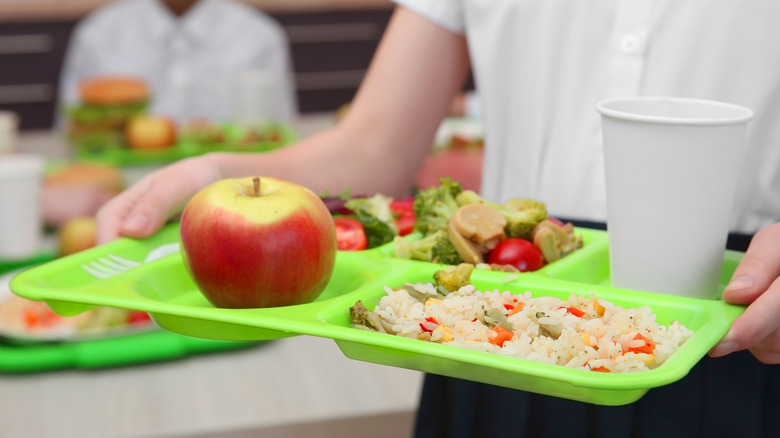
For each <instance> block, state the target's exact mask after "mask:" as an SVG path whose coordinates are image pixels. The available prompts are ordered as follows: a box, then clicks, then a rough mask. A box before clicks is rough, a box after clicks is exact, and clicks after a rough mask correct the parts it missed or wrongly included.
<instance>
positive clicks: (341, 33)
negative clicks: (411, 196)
mask: <svg viewBox="0 0 780 438" xmlns="http://www.w3.org/2000/svg"><path fill="white" fill-rule="evenodd" d="M392 8H393V4H392V2H390V1H389V0H292V1H290V0H230V1H221V0H199V1H193V0H164V1H163V0H116V1H111V0H0V388H2V389H0V391H2V396H0V425H2V426H1V427H0V438H6V437H42V438H45V437H58V438H60V437H80V438H89V437H161V438H162V437H212V436H213V437H226V438H241V437H249V436H268V437H282V436H284V437H305V436H318V437H329V436H334V437H335V436H339V437H347V436H363V435H370V436H375V437H383V436H387V437H404V436H409V433H410V431H411V424H412V421H413V415H414V414H413V412H414V410H415V407H416V402H417V395H418V391H419V384H420V382H421V380H420V379H421V375H420V373H418V372H415V371H409V370H403V369H398V368H390V367H383V366H378V365H371V364H367V363H361V362H357V361H352V360H349V359H347V358H345V357H344V356H343V355H342V354H341V352H340V351H339V350H338V348H337V347H336V345H334V343H333V342H332V341H330V340H327V339H319V338H310V337H294V338H287V339H283V340H278V341H272V342H241V343H220V342H218V341H207V340H193V339H186V340H185V339H182V338H183V337H182V336H179V335H175V334H173V333H169V332H165V331H163V330H159V329H157V328H156V327H154V324H153V322H152V321H151V320H150V319H149V318H148V316H147V315H144V314H139V313H138V312H128V311H118V309H94V311H90V312H86V313H85V314H82V315H80V316H79V317H78V318H65V317H61V316H58V315H56V314H53V313H52V312H51V310H50V309H48V308H47V307H46V305H45V304H44V303H38V302H31V301H26V300H24V299H22V298H21V297H16V296H13V294H12V293H11V292H10V289H9V287H8V283H9V281H10V278H11V277H12V276H13V275H14V274H15V273H18V272H19V271H20V270H22V269H25V268H27V267H30V266H35V265H38V264H40V263H45V262H47V261H51V260H54V259H57V258H61V257H65V256H69V255H72V254H74V253H77V252H80V251H83V250H85V249H88V248H91V247H93V246H94V245H95V242H94V213H95V212H96V211H97V209H98V208H99V207H100V206H101V205H102V204H103V203H104V202H106V201H107V200H108V199H110V197H111V196H113V195H115V194H116V193H118V192H119V191H121V190H123V189H124V188H125V187H127V186H128V185H130V184H132V183H133V182H135V181H137V180H138V179H139V178H141V177H142V176H143V175H145V174H146V173H148V172H149V171H151V170H153V169H156V168H158V167H160V166H164V165H166V164H169V163H171V162H174V161H176V160H179V159H182V158H186V157H189V156H194V155H199V154H202V153H207V152H210V151H214V150H220V151H236V152H257V153H264V152H267V151H270V150H273V149H276V148H279V147H284V146H285V145H287V144H290V143H291V142H294V141H295V140H296V139H298V138H301V137H305V136H307V135H309V134H312V133H315V132H317V131H319V130H322V129H327V128H328V127H331V126H333V125H334V124H335V123H337V122H338V120H339V119H340V117H342V116H343V115H344V113H345V112H346V111H347V110H348V109H349V103H350V101H351V100H352V98H353V96H354V94H355V92H356V91H357V88H358V86H359V84H360V81H361V80H362V78H363V76H364V74H365V72H366V69H367V68H368V65H369V62H370V60H371V58H372V56H373V54H374V51H375V49H376V47H377V45H378V43H379V40H380V38H381V36H382V33H383V31H384V29H385V26H386V25H387V23H388V21H389V19H390V16H391V14H392ZM472 89H473V84H472V83H471V81H470V80H469V81H468V82H467V83H466V84H464V95H463V96H460V97H459V98H458V99H456V101H454V102H453V110H452V117H450V118H448V119H446V120H444V121H443V123H442V127H441V129H440V132H439V135H438V136H437V138H436V139H435V140H434V142H433V143H434V144H432V148H431V156H430V157H429V160H428V161H427V162H426V163H425V165H424V166H423V169H422V170H421V172H420V174H419V176H418V178H417V181H415V182H414V184H415V186H417V187H424V186H428V185H434V184H438V177H439V176H450V177H452V178H453V179H456V180H459V181H461V183H462V184H463V186H464V188H470V189H474V190H478V189H479V184H480V178H481V173H480V168H481V159H482V147H483V141H482V131H481V123H479V119H478V105H477V104H476V103H475V99H476V97H475V95H474V94H473V93H472V92H471V91H472ZM464 108H465V109H464ZM474 108H477V109H476V110H475V109H474ZM22 158H24V160H22ZM20 160H21V161H20ZM356 165H359V163H356ZM30 199H37V200H39V202H27V201H29V200H30ZM28 231H29V232H30V233H33V234H34V238H33V237H30V238H27V237H25V238H24V239H23V238H22V237H23V236H27V234H25V233H27V232H28ZM116 339H124V340H128V339H129V341H128V343H122V342H117V341H116ZM216 353H218V354H216Z"/></svg>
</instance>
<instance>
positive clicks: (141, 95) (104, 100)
mask: <svg viewBox="0 0 780 438" xmlns="http://www.w3.org/2000/svg"><path fill="white" fill-rule="evenodd" d="M79 93H80V95H81V100H82V102H83V103H85V104H90V105H121V104H126V103H133V102H139V101H144V100H147V99H149V88H148V87H147V85H146V83H145V82H144V81H143V80H139V79H136V78H131V77H121V76H104V77H96V78H91V79H87V80H84V81H82V82H81V84H79Z"/></svg>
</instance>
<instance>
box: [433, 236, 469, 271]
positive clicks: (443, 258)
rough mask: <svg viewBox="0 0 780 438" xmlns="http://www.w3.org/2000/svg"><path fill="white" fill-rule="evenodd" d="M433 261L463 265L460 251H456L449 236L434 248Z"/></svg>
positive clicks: (440, 240)
mask: <svg viewBox="0 0 780 438" xmlns="http://www.w3.org/2000/svg"><path fill="white" fill-rule="evenodd" d="M431 261H432V262H435V263H444V264H446V265H457V264H460V263H463V258H461V256H460V254H458V250H457V249H455V245H453V244H452V241H451V240H450V238H449V235H447V236H446V238H445V239H439V242H438V243H436V244H435V245H434V246H433V251H432V253H431Z"/></svg>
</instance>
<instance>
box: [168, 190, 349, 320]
mask: <svg viewBox="0 0 780 438" xmlns="http://www.w3.org/2000/svg"><path fill="white" fill-rule="evenodd" d="M180 234H181V243H182V256H183V259H184V265H185V266H186V267H187V270H188V272H189V273H190V275H191V276H192V278H193V279H194V280H195V283H196V284H197V285H198V288H199V289H200V290H201V292H203V295H204V296H205V297H206V298H207V299H208V300H209V301H210V302H211V303H212V304H213V305H214V306H216V307H223V308H255V307H276V306H286V305H291V304H302V303H308V302H311V301H313V300H314V299H315V298H317V297H318V296H319V295H320V293H321V292H322V291H323V289H325V286H326V285H327V284H328V281H329V280H330V277H331V275H332V273H333V268H334V266H335V261H336V230H335V226H334V225H333V219H332V217H331V215H330V212H329V211H328V209H327V207H326V206H325V204H324V203H323V202H322V200H321V199H320V197H319V196H317V195H316V194H314V193H313V192H312V191H311V190H309V189H307V188H305V187H303V186H300V185H298V184H294V183H291V182H288V181H284V180H280V179H276V178H265V177H264V178H262V179H261V178H239V179H224V180H220V181H217V182H215V183H212V184H211V185H209V186H207V187H205V188H204V189H202V190H201V191H200V192H198V193H197V194H196V195H195V196H194V197H193V198H192V199H190V201H189V202H188V203H187V205H186V207H185V208H184V212H183V213H182V217H181V229H180Z"/></svg>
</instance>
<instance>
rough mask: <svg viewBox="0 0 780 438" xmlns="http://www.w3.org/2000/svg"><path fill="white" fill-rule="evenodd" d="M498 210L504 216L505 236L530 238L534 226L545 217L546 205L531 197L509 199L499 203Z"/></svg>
mask: <svg viewBox="0 0 780 438" xmlns="http://www.w3.org/2000/svg"><path fill="white" fill-rule="evenodd" d="M498 211H500V212H501V214H503V215H504V217H505V218H506V221H507V224H506V228H505V232H506V235H507V237H520V238H523V239H527V240H531V234H532V232H533V230H534V227H536V225H538V224H539V222H541V221H543V220H545V219H547V207H546V206H545V205H544V203H543V202H540V201H536V200H533V199H521V198H515V199H510V200H509V201H507V202H506V203H504V204H499V206H498Z"/></svg>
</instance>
